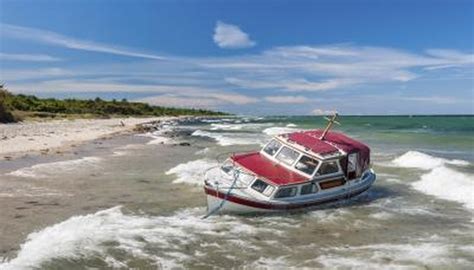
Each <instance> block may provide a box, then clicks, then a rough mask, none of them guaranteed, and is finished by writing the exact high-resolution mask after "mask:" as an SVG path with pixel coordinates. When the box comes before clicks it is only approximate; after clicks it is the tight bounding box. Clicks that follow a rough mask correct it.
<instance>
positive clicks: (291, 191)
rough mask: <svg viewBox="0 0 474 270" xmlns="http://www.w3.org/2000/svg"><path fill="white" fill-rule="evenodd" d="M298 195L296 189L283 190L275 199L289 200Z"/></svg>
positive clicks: (279, 191)
mask: <svg viewBox="0 0 474 270" xmlns="http://www.w3.org/2000/svg"><path fill="white" fill-rule="evenodd" d="M295 195H296V187H289V188H282V189H280V190H278V192H277V193H276V194H275V198H288V197H293V196H295Z"/></svg>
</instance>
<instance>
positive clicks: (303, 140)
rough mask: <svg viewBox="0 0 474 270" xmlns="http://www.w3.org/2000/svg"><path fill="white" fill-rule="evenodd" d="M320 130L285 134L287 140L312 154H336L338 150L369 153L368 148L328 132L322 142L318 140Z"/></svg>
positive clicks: (336, 133)
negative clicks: (307, 149)
mask: <svg viewBox="0 0 474 270" xmlns="http://www.w3.org/2000/svg"><path fill="white" fill-rule="evenodd" d="M322 133H323V131H322V130H308V131H300V132H294V133H289V134H286V137H287V138H288V140H290V141H293V142H295V143H297V144H299V145H301V146H303V147H305V148H309V149H310V150H311V151H312V152H313V153H316V154H320V155H326V154H330V153H333V152H337V151H338V149H340V150H342V151H344V152H346V153H352V152H362V153H366V154H368V153H369V147H367V146H366V145H365V144H363V143H361V142H359V141H356V140H354V139H352V138H349V137H347V136H346V135H344V134H342V133H338V132H333V131H330V132H328V133H327V134H326V136H325V138H324V140H320V139H319V138H320V137H321V135H322Z"/></svg>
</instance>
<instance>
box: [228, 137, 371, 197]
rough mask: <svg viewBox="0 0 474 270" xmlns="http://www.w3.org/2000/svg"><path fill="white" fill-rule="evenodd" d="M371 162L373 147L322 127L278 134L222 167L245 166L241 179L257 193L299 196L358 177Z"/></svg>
mask: <svg viewBox="0 0 474 270" xmlns="http://www.w3.org/2000/svg"><path fill="white" fill-rule="evenodd" d="M369 163H370V150H369V148H368V147H367V146H366V145H365V144H363V143H361V142H358V141H356V140H354V139H351V138H349V137H347V136H346V135H344V134H342V133H337V132H325V131H321V130H311V131H300V132H294V133H288V134H282V135H278V136H275V137H274V138H273V139H272V140H271V141H270V142H268V143H267V144H266V145H265V146H264V147H263V148H262V149H261V151H259V152H252V153H246V154H240V155H234V156H232V157H231V158H230V159H229V160H228V161H227V162H226V163H224V165H223V166H222V169H223V170H224V172H226V173H228V174H229V173H230V171H231V170H233V168H234V165H238V166H239V167H241V168H243V171H244V173H240V175H239V176H238V177H239V180H240V181H239V182H240V183H241V184H243V185H244V186H250V189H251V190H252V192H253V193H255V195H256V196H264V197H266V198H267V199H270V198H273V199H283V200H285V199H290V198H291V199H295V198H304V196H308V195H312V194H316V193H318V192H321V191H326V190H330V189H332V188H336V187H340V186H343V185H344V184H346V182H347V181H353V180H354V181H358V179H360V178H361V174H362V173H363V172H364V171H365V170H366V169H368V167H369Z"/></svg>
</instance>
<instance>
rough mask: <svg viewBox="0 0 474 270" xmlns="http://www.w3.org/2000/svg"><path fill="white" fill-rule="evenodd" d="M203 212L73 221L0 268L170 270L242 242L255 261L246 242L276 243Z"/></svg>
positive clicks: (118, 214)
mask: <svg viewBox="0 0 474 270" xmlns="http://www.w3.org/2000/svg"><path fill="white" fill-rule="evenodd" d="M204 212H205V209H203V208H192V209H184V210H180V211H177V212H175V213H174V214H172V215H170V216H142V215H140V216H139V215H134V214H125V213H124V212H123V211H122V209H121V207H114V208H110V209H107V210H103V211H99V212H96V213H94V214H89V215H81V216H74V217H71V218H69V219H67V220H66V221H63V222H61V223H58V224H55V225H53V226H50V227H47V228H45V229H43V230H41V231H38V232H34V233H31V234H30V235H28V237H27V239H26V242H25V243H23V244H22V245H21V248H20V251H19V253H18V254H17V256H16V258H14V259H12V260H10V261H7V262H4V263H3V264H0V269H5V270H6V269H8V270H10V269H31V268H41V266H42V265H43V264H44V263H47V262H51V261H52V260H53V259H54V260H58V259H63V260H74V259H81V261H82V262H83V264H87V262H90V263H91V264H92V265H95V266H97V261H96V260H97V259H101V258H102V260H104V262H105V263H107V264H108V266H109V267H118V266H120V267H125V268H129V267H132V266H133V264H132V265H129V263H130V262H132V263H133V260H136V259H140V260H143V261H145V262H147V263H148V264H150V265H155V266H156V267H157V268H164V269H169V268H173V267H178V266H181V265H183V264H184V263H186V262H188V261H189V260H193V259H194V256H193V254H196V253H198V254H201V256H206V255H207V254H208V253H209V252H212V250H215V249H216V248H210V247H209V246H210V245H217V250H218V251H219V252H224V253H230V252H231V250H234V249H235V245H236V244H235V242H239V241H240V244H245V246H246V249H245V250H242V252H244V253H247V255H251V253H252V252H253V251H252V250H255V249H256V248H258V247H256V246H254V245H253V243H251V242H244V241H245V240H242V239H250V238H252V237H251V236H253V235H258V234H262V233H265V234H271V235H273V237H275V235H274V232H275V231H279V230H280V229H281V228H276V229H272V230H270V229H268V228H266V227H265V226H253V225H249V224H246V223H244V222H242V221H245V219H243V220H242V219H240V218H239V217H234V216H216V217H212V218H209V219H202V215H203V214H204ZM190 246H191V247H193V248H192V250H191V251H190V250H189V247H190ZM247 248H249V249H247ZM123 254H127V255H126V256H123ZM89 258H90V260H91V261H88V259H89ZM84 267H87V265H84Z"/></svg>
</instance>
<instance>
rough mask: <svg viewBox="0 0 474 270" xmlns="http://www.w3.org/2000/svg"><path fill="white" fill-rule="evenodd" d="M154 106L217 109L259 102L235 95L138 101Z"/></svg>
mask: <svg viewBox="0 0 474 270" xmlns="http://www.w3.org/2000/svg"><path fill="white" fill-rule="evenodd" d="M137 101H140V102H146V103H149V104H152V105H159V106H173V107H188V108H215V107H217V106H223V105H226V104H232V105H246V104H251V103H255V102H257V101H258V99H256V98H252V97H248V96H244V95H240V94H235V93H212V92H210V93H209V92H208V93H202V92H196V93H187V94H171V93H170V94H165V95H158V96H152V97H146V98H141V99H138V100H137Z"/></svg>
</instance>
